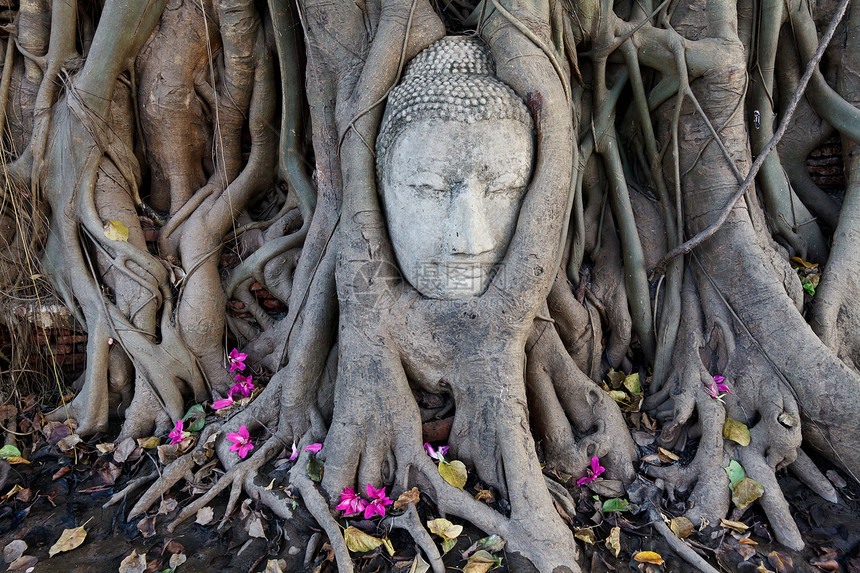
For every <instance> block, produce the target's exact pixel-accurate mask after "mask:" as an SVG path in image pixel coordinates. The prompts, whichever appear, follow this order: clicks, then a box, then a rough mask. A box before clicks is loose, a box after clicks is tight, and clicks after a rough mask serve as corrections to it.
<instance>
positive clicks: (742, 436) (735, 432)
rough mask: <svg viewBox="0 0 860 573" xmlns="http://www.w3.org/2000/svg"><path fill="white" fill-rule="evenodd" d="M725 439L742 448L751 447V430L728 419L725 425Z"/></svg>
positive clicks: (740, 423)
mask: <svg viewBox="0 0 860 573" xmlns="http://www.w3.org/2000/svg"><path fill="white" fill-rule="evenodd" d="M723 437H724V438H725V439H727V440H732V441H733V442H737V443H739V444H740V445H742V446H748V445H750V430H749V428H747V425H746V424H744V423H742V422H738V421H737V420H732V419H731V418H726V423H725V424H723Z"/></svg>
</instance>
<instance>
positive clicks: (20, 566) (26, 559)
mask: <svg viewBox="0 0 860 573" xmlns="http://www.w3.org/2000/svg"><path fill="white" fill-rule="evenodd" d="M38 562H39V559H38V558H36V557H33V556H32V555H22V556H21V557H19V558H18V559H16V560H15V561H13V562H12V563H10V564H9V569H7V571H27V570H28V569H30V568H32V567H35V566H36V563H38Z"/></svg>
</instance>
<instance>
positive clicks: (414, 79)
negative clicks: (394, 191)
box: [376, 36, 534, 170]
mask: <svg viewBox="0 0 860 573" xmlns="http://www.w3.org/2000/svg"><path fill="white" fill-rule="evenodd" d="M494 73H495V66H494V65H493V57H492V55H491V54H490V50H489V49H488V48H487V46H486V45H485V44H484V43H483V42H482V41H481V40H480V39H478V38H471V37H467V36H446V37H445V38H442V39H441V40H438V41H436V42H434V43H432V44H430V45H429V46H428V47H427V48H425V49H424V50H422V51H421V52H420V53H419V54H418V55H417V56H415V58H413V59H412V61H411V62H410V63H409V65H408V66H407V67H406V71H405V73H404V75H403V80H402V81H401V83H400V85H398V86H397V87H395V88H394V89H393V90H391V93H390V94H389V96H388V103H387V105H386V107H385V115H383V117H382V125H381V126H380V128H379V136H378V137H377V139H376V157H377V170H380V168H381V161H380V160H381V159H382V158H383V157H385V155H386V152H387V151H388V148H389V147H391V145H392V143H393V142H394V140H395V139H396V138H397V136H398V135H399V134H400V132H401V131H402V130H403V129H404V128H405V127H406V126H408V125H409V124H410V123H412V122H416V121H420V120H425V119H439V120H443V121H448V120H452V121H459V122H463V123H474V122H476V121H480V120H498V119H514V120H517V121H521V122H522V123H524V124H526V125H527V126H529V128H532V129H533V128H534V121H533V120H532V116H531V114H530V113H529V110H528V108H526V105H525V103H523V100H522V99H520V97H519V96H518V95H517V94H516V92H514V90H513V89H511V87H510V86H508V85H507V84H505V83H504V82H502V81H501V80H499V79H498V78H496V77H495V76H494V75H493V74H494Z"/></svg>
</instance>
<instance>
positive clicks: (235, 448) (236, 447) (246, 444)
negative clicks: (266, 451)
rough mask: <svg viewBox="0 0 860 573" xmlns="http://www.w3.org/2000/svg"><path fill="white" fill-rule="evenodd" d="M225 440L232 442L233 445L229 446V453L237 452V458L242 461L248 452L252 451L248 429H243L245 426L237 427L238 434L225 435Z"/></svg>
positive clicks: (252, 446) (252, 445)
mask: <svg viewBox="0 0 860 573" xmlns="http://www.w3.org/2000/svg"><path fill="white" fill-rule="evenodd" d="M227 439H228V440H230V441H231V442H233V445H232V446H230V451H231V452H238V453H239V457H240V458H242V459H244V458H245V456H247V455H248V452H250V451H251V450H253V449H254V444H252V443H251V436H250V434H248V428H246V427H245V424H242V425H241V426H240V427H239V431H238V432H231V433H229V434H227Z"/></svg>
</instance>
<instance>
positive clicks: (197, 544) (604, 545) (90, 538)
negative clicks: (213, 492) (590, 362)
mask: <svg viewBox="0 0 860 573" xmlns="http://www.w3.org/2000/svg"><path fill="white" fill-rule="evenodd" d="M40 419H41V417H40V416H39V413H38V405H37V404H36V400H35V399H34V398H32V397H30V398H29V399H23V400H22V401H21V403H20V404H19V415H18V419H17V427H18V434H19V435H18V438H19V441H18V442H16V443H17V445H18V447H20V448H21V457H22V458H24V460H26V461H28V462H29V463H25V462H24V461H23V460H20V459H15V458H14V457H11V458H8V457H7V459H8V460H9V461H12V462H17V463H13V464H12V465H11V466H9V473H8V477H7V479H6V483H5V484H4V485H3V487H2V492H0V493H2V497H3V499H2V502H0V548H3V551H4V555H3V558H4V560H5V562H6V563H7V564H9V563H10V562H11V565H9V569H8V570H13V571H34V572H36V573H42V572H45V573H60V572H63V573H68V572H75V573H76V572H81V573H84V572H86V573H92V572H113V571H120V572H121V573H142V572H144V571H146V572H150V573H155V572H159V573H161V572H173V571H174V570H175V571H176V572H177V573H183V572H188V573H193V572H196V571H201V572H202V571H218V572H225V573H226V572H230V573H233V572H235V573H239V572H243V573H244V572H248V573H251V572H258V571H266V572H267V573H269V572H271V573H276V572H278V571H281V572H300V571H301V572H304V571H307V572H309V573H310V572H313V573H317V572H319V573H326V572H334V571H336V568H335V566H334V564H333V555H332V553H331V548H330V546H329V545H328V544H327V543H326V541H325V538H324V536H323V535H321V534H320V533H319V531H318V530H317V529H315V526H314V522H313V520H312V519H311V518H310V517H309V516H308V515H307V514H306V513H305V512H304V510H303V508H302V506H301V501H300V500H297V501H298V503H297V506H296V511H295V517H294V518H293V519H290V520H282V519H276V518H275V517H274V516H273V515H272V514H271V513H270V512H269V511H268V510H267V509H266V508H265V507H264V506H262V505H261V504H258V503H257V502H254V501H252V500H246V501H245V502H243V503H242V504H241V507H240V509H239V510H237V511H236V512H234V514H233V515H232V516H230V517H229V518H227V519H226V520H223V519H222V516H223V512H224V509H225V507H226V503H227V494H226V493H225V494H223V495H222V496H220V497H218V498H216V499H215V500H214V501H213V503H212V504H211V506H210V507H211V511H208V510H209V509H210V508H204V510H201V512H200V513H198V515H197V520H196V522H195V520H193V519H189V520H187V521H186V522H184V523H183V524H181V525H179V526H178V527H177V528H176V529H175V531H173V532H172V533H171V532H169V531H168V528H167V526H168V524H169V523H170V522H171V521H172V520H173V519H174V518H175V517H176V515H177V512H178V511H179V510H180V509H181V508H182V507H184V506H185V505H186V504H187V503H188V501H189V500H190V499H191V498H192V497H193V496H196V495H199V494H200V493H202V492H204V491H206V489H207V488H208V486H209V485H210V484H211V483H213V480H214V479H216V478H217V477H218V475H219V474H218V472H219V470H218V468H217V464H215V463H207V464H203V465H202V467H200V466H199V467H198V469H197V470H196V471H197V473H196V474H195V476H194V478H195V479H194V480H192V481H191V482H190V485H189V484H186V485H185V487H184V488H183V489H179V488H175V489H174V490H173V491H171V493H170V494H169V495H170V497H165V499H164V500H163V501H162V503H161V504H160V507H159V508H157V510H155V511H152V512H150V513H149V514H147V515H146V516H144V517H142V518H140V519H136V520H134V521H132V522H131V523H127V522H126V519H125V516H126V515H127V514H128V510H129V508H130V507H131V505H133V500H134V497H135V495H136V494H139V492H140V491H141V490H137V491H135V492H132V493H130V494H129V497H128V499H126V500H125V501H123V502H119V503H117V504H115V505H113V506H111V507H107V508H103V507H102V506H103V505H104V504H105V502H106V501H107V500H109V499H110V498H111V497H112V496H113V495H114V494H115V493H116V492H119V491H122V490H123V488H124V487H125V486H126V484H127V483H128V482H129V480H131V479H134V478H136V477H140V476H144V475H147V474H150V473H151V472H153V471H154V470H157V469H160V468H161V467H163V466H162V464H161V463H160V462H159V455H158V452H157V448H154V447H152V446H153V445H156V444H158V443H160V442H159V441H158V440H155V439H150V440H149V442H147V441H146V440H140V441H135V442H127V443H125V444H111V443H109V436H107V435H102V436H94V437H93V438H92V439H90V440H88V441H86V442H77V438H76V436H74V435H73V433H72V431H71V430H70V429H69V428H68V427H67V426H64V425H62V424H58V423H52V424H41V423H39V422H38V420H40ZM639 421H642V419H641V418H640V419H639ZM646 422H647V419H646ZM434 424H435V425H434ZM430 425H431V426H432V427H433V428H435V426H445V425H446V424H445V420H442V421H441V422H439V421H437V422H430ZM640 427H641V429H640V430H636V431H637V432H639V434H636V437H637V438H638V439H637V440H636V441H637V444H639V446H638V447H639V449H640V452H639V453H640V455H642V456H643V457H644V458H645V459H652V458H653V454H657V455H658V456H661V455H663V453H662V452H660V451H659V450H658V449H657V448H656V446H655V445H654V443H653V442H654V440H652V439H651V438H650V436H652V435H653V430H649V429H648V424H647V423H645V424H644V425H641V426H640ZM429 429H432V428H430V426H428V430H429ZM117 432H118V429H114V431H113V432H112V433H111V434H109V435H116V434H117ZM22 441H23V443H22ZM161 442H163V440H162V441H161ZM22 446H23V447H22ZM692 448H694V444H693V445H692V446H691V448H687V450H688V451H684V452H680V461H676V460H675V459H672V458H665V456H664V457H663V459H662V460H656V461H652V463H683V462H684V460H685V459H686V458H687V457H688V456H689V455H691V453H690V451H689V450H690V449H692ZM648 456H651V458H649V457H648ZM284 461H285V460H284ZM818 461H819V463H821V464H822V467H825V468H826V467H827V466H826V462H823V461H821V460H818ZM644 463H646V462H643V464H644ZM278 465H279V464H278V462H277V461H276V462H275V464H270V465H269V466H268V467H267V468H264V470H265V469H268V470H269V473H270V474H271V475H272V476H277V475H278V474H279V473H280V472H279V470H278V469H277V467H278ZM280 465H284V464H280ZM264 473H266V472H265V471H264ZM546 473H547V476H548V477H549V478H551V479H555V480H556V481H558V482H561V483H562V484H564V485H566V486H567V487H568V489H569V491H570V493H571V495H572V497H573V499H574V501H575V502H576V505H575V507H569V508H568V510H567V511H566V510H565V509H564V508H562V507H560V506H559V507H558V510H559V513H560V514H561V515H562V517H563V518H564V519H565V520H567V521H568V522H569V523H570V524H571V525H572V526H573V528H574V530H575V531H576V533H577V538H578V539H580V540H581V541H582V544H581V547H583V548H584V549H583V551H582V554H583V562H582V563H581V565H582V566H583V569H584V570H585V571H591V572H593V573H602V572H607V571H635V572H640V571H641V572H646V573H657V572H661V571H677V572H686V571H692V570H693V569H692V567H691V566H690V565H689V564H687V563H686V562H684V561H683V560H682V559H680V558H679V557H678V556H677V555H675V553H674V552H673V551H672V550H671V549H670V547H669V546H668V545H667V543H666V541H665V540H664V539H663V538H661V537H660V536H659V534H657V533H656V531H655V530H654V529H653V527H652V526H651V525H650V524H649V523H648V521H647V514H646V512H644V511H638V510H639V508H637V507H636V506H635V505H633V504H626V501H625V504H624V505H623V507H622V509H623V511H606V507H605V506H604V505H603V503H604V501H605V500H606V499H607V498H608V497H610V496H612V489H613V487H614V484H612V483H611V482H606V481H604V480H600V479H598V480H596V481H595V482H593V483H592V484H591V485H590V486H589V487H587V488H586V487H578V486H576V484H575V483H574V482H573V480H572V479H571V478H570V476H566V475H560V474H558V473H557V472H552V471H550V470H547V471H546ZM828 477H830V478H831V480H832V481H833V482H834V484H835V485H836V486H837V487H838V488H839V492H840V497H841V503H840V504H833V503H830V502H828V501H825V500H823V499H821V498H820V497H818V496H817V495H815V494H813V493H812V492H810V491H809V490H808V489H807V488H805V487H804V486H803V485H802V484H800V483H799V482H797V481H796V480H795V479H794V478H793V477H791V476H790V475H788V474H783V475H782V476H781V477H780V485H781V487H782V489H783V491H784V492H786V494H787V498H788V500H789V503H790V504H791V505H792V509H793V512H794V517H795V520H796V521H797V523H798V525H799V527H800V530H801V532H802V534H803V536H804V539H805V540H806V542H807V545H806V549H805V550H804V551H803V552H802V553H797V552H794V551H791V550H789V549H786V548H784V547H782V546H780V545H778V544H777V543H776V542H775V541H774V540H773V536H772V534H771V531H770V528H769V525H768V524H767V521H766V519H765V516H764V513H763V512H761V510H759V509H758V508H757V507H756V506H755V505H753V506H751V507H750V508H749V509H747V510H746V511H745V512H743V513H739V512H737V510H736V512H735V514H733V515H732V516H730V517H731V518H732V520H734V521H737V522H739V523H740V524H741V525H737V526H735V527H736V528H737V529H738V530H739V531H733V530H732V529H730V528H727V527H720V526H719V524H716V526H712V527H708V528H704V529H702V530H701V531H698V532H695V533H693V534H692V535H690V536H689V537H687V539H686V541H687V542H688V543H689V544H690V546H692V547H693V548H694V550H696V551H697V552H698V553H699V554H700V555H702V556H703V557H705V558H706V559H707V560H708V561H709V562H710V563H711V564H712V565H714V566H715V567H717V568H718V569H721V570H723V571H739V572H744V573H747V572H748V573H764V572H766V571H773V572H777V573H787V572H791V571H796V572H805V571H815V572H820V571H843V572H847V573H860V487H858V486H857V484H854V483H846V482H847V481H848V480H847V479H845V478H844V476H841V475H840V474H839V472H836V471H835V470H832V469H831V470H830V472H829V473H828ZM640 479H641V478H640ZM278 481H280V480H277V479H276V480H275V481H274V482H273V485H274V484H276V483H277V482H278ZM466 488H467V489H470V490H474V492H475V493H477V492H480V491H482V490H483V492H484V493H483V494H482V495H485V496H487V495H488V496H489V497H488V498H487V499H486V500H485V501H487V502H488V503H490V504H491V505H494V506H498V507H497V509H500V510H501V511H504V509H505V508H504V507H503V506H504V501H503V500H502V501H497V500H496V499H494V497H493V493H494V492H492V491H491V490H484V489H483V486H481V484H478V483H474V482H470V483H468V484H467V486H466ZM598 494H602V495H598ZM675 504H676V507H673V506H668V507H666V506H664V507H663V508H662V513H663V514H664V516H665V517H666V519H670V518H671V517H673V516H674V515H681V513H682V512H683V500H677V499H676V500H675ZM417 507H418V510H419V513H420V514H421V516H422V518H423V519H433V518H434V517H438V515H437V514H434V507H433V505H432V501H431V500H428V499H425V498H424V497H423V496H422V498H421V501H420V502H419V503H418V506H417ZM571 509H573V510H574V511H570V510H571ZM452 521H453V522H454V523H456V522H457V520H456V519H452ZM341 523H342V525H343V526H344V528H346V527H347V526H348V525H353V526H355V527H357V528H358V529H361V530H362V531H364V532H366V533H368V534H370V535H374V536H377V537H379V538H386V537H387V538H389V540H390V542H391V545H392V547H393V549H394V554H393V555H391V554H390V552H389V551H386V550H385V547H384V546H380V547H378V548H377V549H374V550H371V551H369V552H366V553H364V554H360V555H359V554H356V565H357V566H356V571H360V572H362V573H370V572H387V571H396V572H412V571H422V568H421V567H419V566H415V565H413V561H414V560H415V555H416V548H415V545H414V542H412V541H411V538H409V536H408V535H407V534H406V533H404V532H401V531H399V530H393V531H385V530H384V529H382V527H384V526H382V525H381V524H380V521H379V520H375V521H369V520H361V519H360V518H359V519H357V520H347V519H342V520H341ZM712 525H714V524H712ZM79 527H83V530H84V531H86V536H85V537H84V538H83V541H82V542H81V539H80V537H81V535H80V532H78V538H77V539H75V537H74V535H73V536H72V539H71V541H68V542H67V541H64V540H62V539H61V536H63V533H64V531H66V530H74V529H75V528H79ZM615 528H618V529H617V530H615ZM613 531H616V532H617V533H618V537H617V543H616V542H615V541H613V539H612V537H613ZM72 533H73V532H72ZM66 535H69V534H68V533H67V534H66ZM484 536H485V533H483V532H480V531H477V530H475V529H474V528H467V529H466V530H465V531H463V533H461V534H460V535H459V536H458V537H457V538H456V545H455V546H454V547H453V548H452V549H450V550H449V551H448V553H447V554H446V555H445V562H446V565H447V566H448V570H449V571H455V570H462V569H463V568H464V566H465V565H466V561H465V560H464V559H463V555H464V553H465V554H466V555H469V554H472V553H474V552H475V550H476V548H475V546H474V545H473V544H474V543H475V542H477V541H478V540H479V539H481V538H483V537H484ZM22 541H23V542H24V543H21V542H22ZM592 541H593V543H591V542H592ZM25 544H26V545H25ZM52 548H54V550H52ZM56 549H59V550H60V551H59V552H57V551H55V550H56ZM616 552H617V555H616ZM643 552H653V553H654V554H656V556H654V555H652V554H651V553H643ZM50 553H54V555H53V557H50V556H49V555H50ZM141 555H142V556H143V557H140V556H141ZM497 556H498V557H501V564H500V565H499V566H497V567H496V568H495V569H493V570H494V571H498V572H500V573H501V572H505V571H511V572H514V573H524V572H526V571H528V569H529V567H527V566H523V565H521V564H520V563H519V562H518V560H517V556H516V555H512V554H507V553H505V551H504V549H501V550H500V551H498V552H497ZM649 558H650V560H651V561H654V562H642V561H643V560H645V561H647V560H649ZM637 559H639V560H638V561H637ZM660 560H662V561H663V563H662V565H660V564H657V562H659V561H660ZM482 570H483V569H482Z"/></svg>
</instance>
